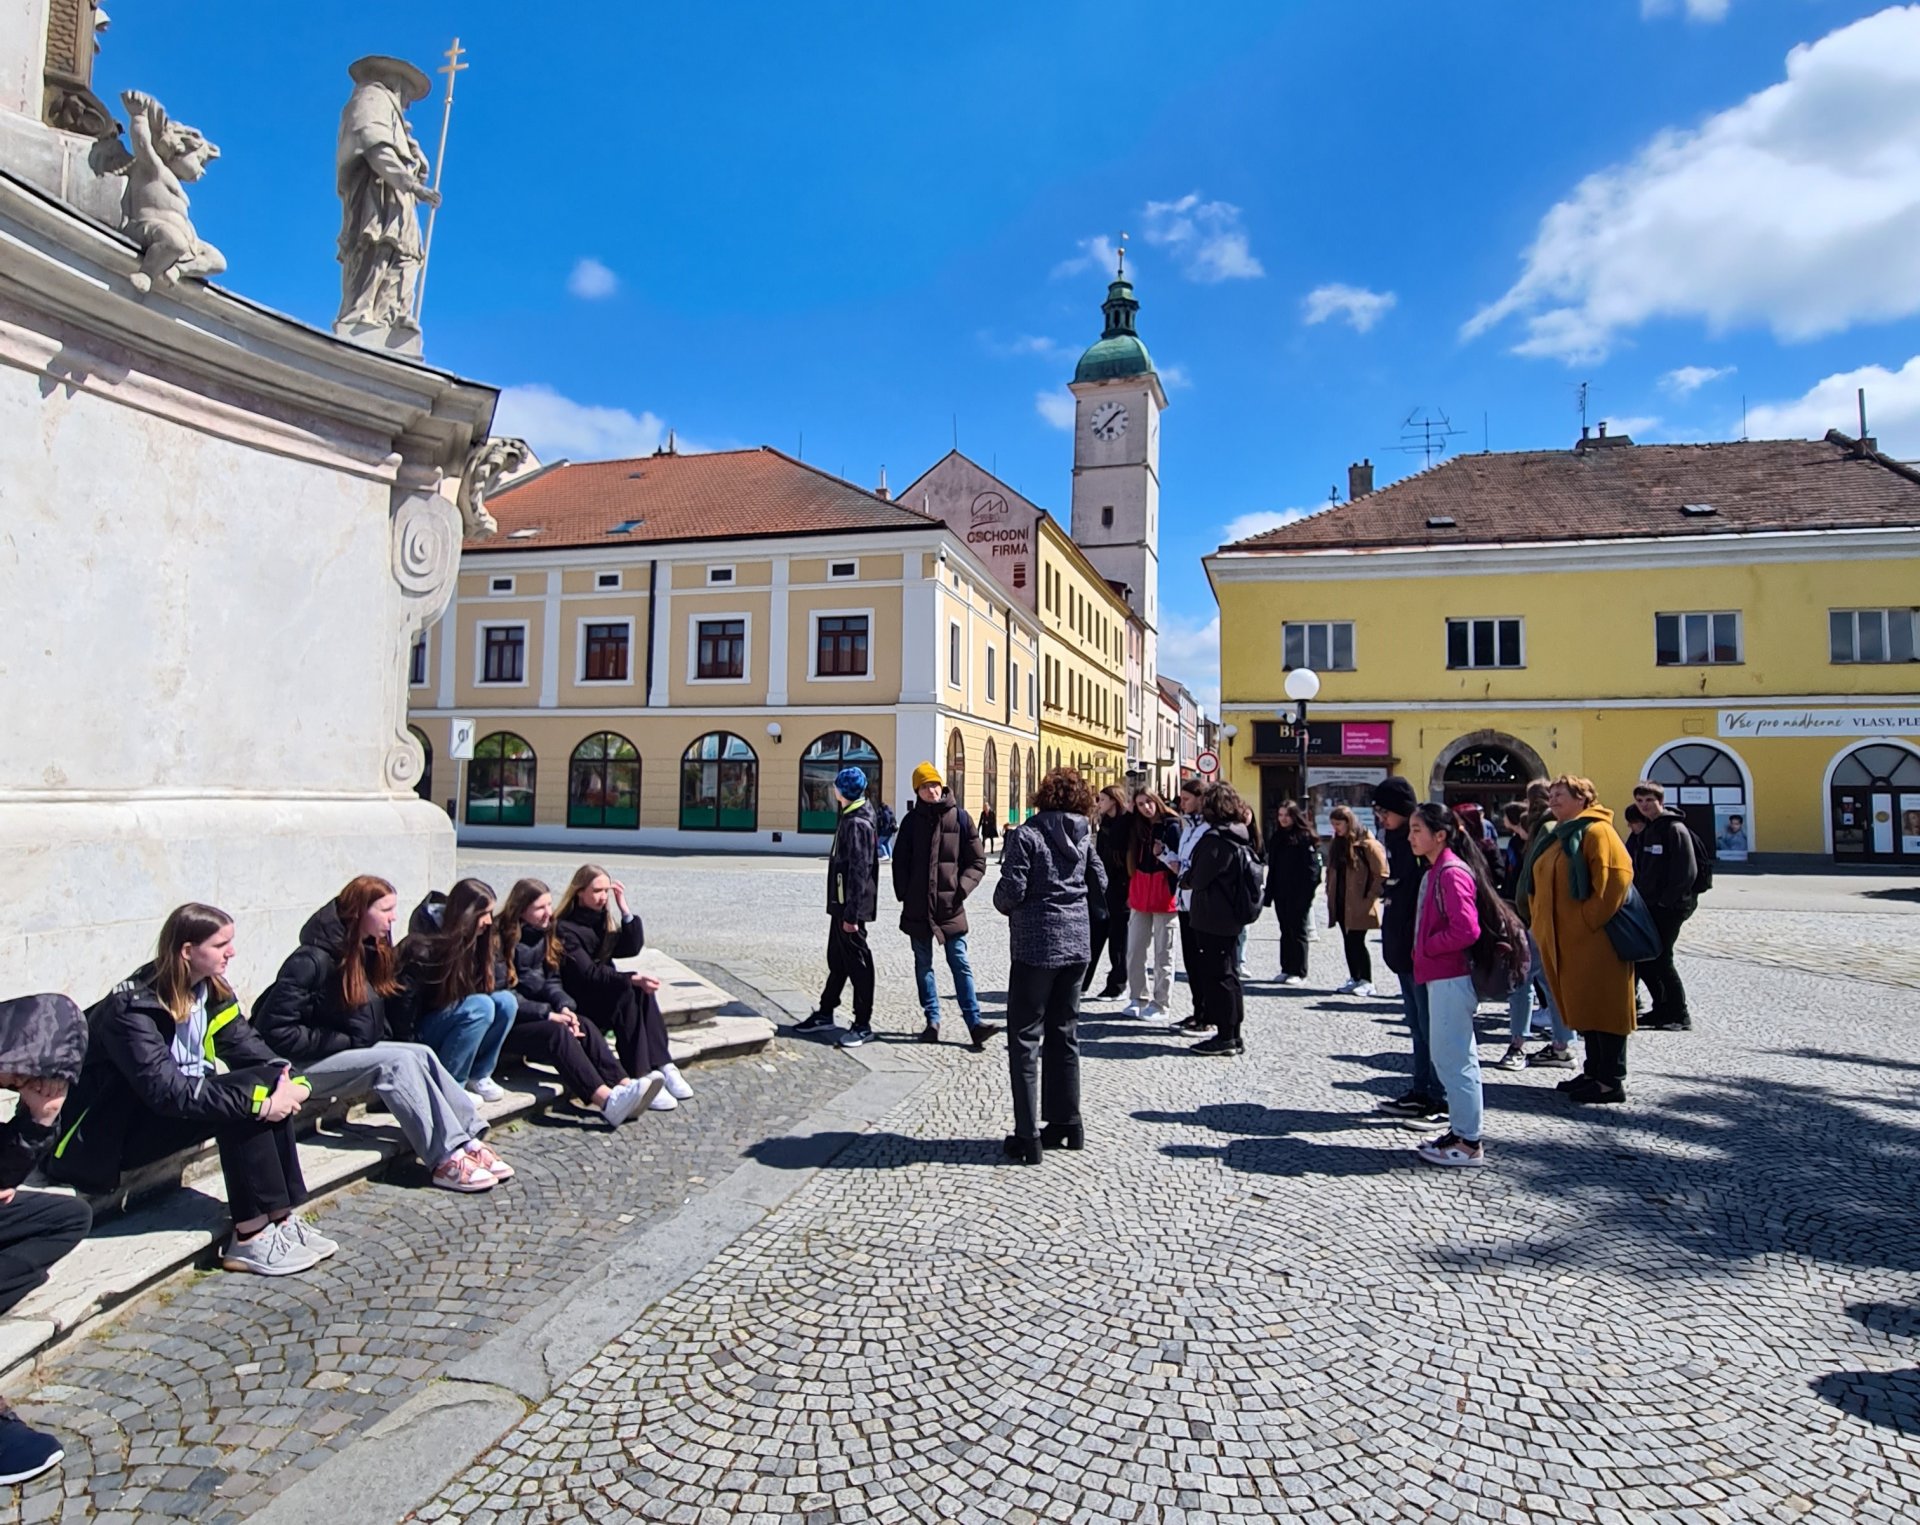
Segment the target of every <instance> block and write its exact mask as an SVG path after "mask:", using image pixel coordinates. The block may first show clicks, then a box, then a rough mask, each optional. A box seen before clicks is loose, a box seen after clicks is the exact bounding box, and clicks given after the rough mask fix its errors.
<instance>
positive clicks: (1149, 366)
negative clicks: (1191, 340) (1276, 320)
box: [1072, 250, 1167, 690]
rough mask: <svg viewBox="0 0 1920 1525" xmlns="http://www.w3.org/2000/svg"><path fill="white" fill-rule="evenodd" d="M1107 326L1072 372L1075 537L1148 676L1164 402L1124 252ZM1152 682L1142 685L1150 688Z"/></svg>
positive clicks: (1110, 291)
mask: <svg viewBox="0 0 1920 1525" xmlns="http://www.w3.org/2000/svg"><path fill="white" fill-rule="evenodd" d="M1103 310H1104V311H1105V313H1106V317H1107V326H1106V328H1105V329H1104V330H1102V332H1101V335H1100V342H1099V343H1097V344H1095V345H1094V346H1093V347H1092V348H1091V349H1089V350H1088V351H1087V352H1086V353H1085V354H1084V355H1082V356H1081V357H1080V364H1079V365H1078V366H1077V367H1076V368H1075V370H1074V373H1073V384H1072V391H1073V395H1074V398H1075V399H1076V406H1075V408H1074V420H1073V518H1072V530H1073V538H1074V540H1075V541H1076V542H1077V543H1078V544H1079V546H1080V549H1081V550H1083V551H1085V552H1086V555H1087V560H1089V561H1091V562H1092V563H1093V564H1094V566H1095V567H1096V568H1098V569H1099V572H1100V574H1101V575H1102V576H1103V577H1105V578H1107V579H1108V580H1109V581H1111V582H1118V583H1124V584H1126V586H1127V597H1128V601H1129V602H1130V603H1131V604H1132V606H1133V611H1134V613H1135V614H1137V615H1139V617H1140V620H1141V622H1142V623H1143V624H1144V625H1145V626H1146V634H1147V658H1148V661H1149V662H1151V663H1153V666H1152V667H1150V668H1149V669H1148V670H1149V672H1151V671H1154V670H1156V669H1157V667H1158V663H1157V662H1154V649H1155V646H1156V645H1157V642H1156V640H1155V633H1156V631H1157V630H1158V628H1159V625H1160V414H1161V413H1162V412H1163V411H1164V410H1165V408H1166V406H1167V394H1166V392H1165V391H1164V390H1163V389H1162V388H1161V385H1160V378H1159V376H1158V375H1156V374H1155V373H1154V369H1153V360H1152V358H1151V357H1150V356H1149V355H1148V354H1147V347H1146V345H1144V344H1142V343H1141V342H1140V337H1139V335H1138V334H1136V333H1135V332H1134V314H1135V313H1137V312H1139V310H1140V304H1139V303H1138V302H1136V301H1135V300H1134V298H1133V283H1132V282H1131V281H1129V280H1128V279H1127V271H1126V251H1125V250H1122V251H1121V254H1120V268H1119V271H1118V273H1117V274H1116V275H1115V277H1114V280H1113V283H1112V284H1111V285H1110V286H1108V287H1107V300H1106V302H1105V303H1104V304H1103ZM1152 685H1153V679H1152V678H1151V677H1149V678H1148V679H1147V687H1148V689H1149V690H1151V688H1152Z"/></svg>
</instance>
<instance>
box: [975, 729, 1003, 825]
mask: <svg viewBox="0 0 1920 1525" xmlns="http://www.w3.org/2000/svg"><path fill="white" fill-rule="evenodd" d="M999 811H1000V750H999V748H998V747H996V746H994V744H993V742H992V741H988V742H987V756H986V761H985V762H984V763H983V764H982V765H981V768H980V814H981V815H982V816H983V817H991V816H994V815H997V814H998V813H999Z"/></svg>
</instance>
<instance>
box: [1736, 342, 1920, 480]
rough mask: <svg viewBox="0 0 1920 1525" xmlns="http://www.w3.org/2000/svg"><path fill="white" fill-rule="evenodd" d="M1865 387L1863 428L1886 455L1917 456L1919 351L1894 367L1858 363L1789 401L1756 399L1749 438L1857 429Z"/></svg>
mask: <svg viewBox="0 0 1920 1525" xmlns="http://www.w3.org/2000/svg"><path fill="white" fill-rule="evenodd" d="M1861 387H1865V388H1866V389H1867V431H1868V433H1870V434H1872V435H1873V437H1874V438H1875V439H1877V440H1878V441H1879V442H1880V448H1881V449H1882V450H1884V451H1886V452H1887V453H1888V454H1890V455H1898V456H1910V455H1920V355H1915V356H1914V357H1913V359H1911V360H1909V361H1908V362H1907V363H1906V364H1905V365H1903V366H1901V367H1900V369H1899V370H1897V371H1890V370H1888V369H1887V368H1886V367H1885V366H1883V365H1863V366H1861V367H1860V369H1859V370H1857V371H1842V372H1840V373H1839V374H1838V375H1835V376H1829V377H1827V378H1826V379H1825V380H1823V381H1819V382H1816V383H1814V385H1813V386H1812V387H1811V388H1810V389H1809V390H1808V391H1807V393H1806V394H1805V395H1804V396H1802V397H1798V398H1795V399H1794V400H1793V401H1791V402H1777V403H1762V404H1761V405H1760V406H1759V407H1757V408H1752V409H1750V410H1749V411H1748V413H1747V433H1748V435H1749V436H1751V437H1752V438H1754V439H1819V438H1820V437H1821V436H1822V435H1823V434H1825V433H1826V432H1827V430H1829V429H1839V430H1840V431H1842V432H1843V433H1845V434H1849V435H1852V434H1857V433H1859V432H1860V402H1859V395H1858V394H1859V390H1860V388H1861Z"/></svg>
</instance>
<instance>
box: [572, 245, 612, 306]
mask: <svg viewBox="0 0 1920 1525" xmlns="http://www.w3.org/2000/svg"><path fill="white" fill-rule="evenodd" d="M619 289H620V277H619V276H617V275H615V274H614V273H613V272H612V271H611V270H609V269H608V268H607V267H606V266H605V265H603V264H601V263H600V261H599V260H597V259H595V258H594V257H593V256H592V255H588V256H587V257H586V258H585V259H583V260H581V261H580V262H579V263H578V264H577V265H575V266H574V267H573V274H572V275H570V276H568V277H567V290H568V291H570V292H572V293H573V294H574V295H575V296H577V297H579V298H581V299H582V300H583V301H588V302H597V301H599V300H600V299H601V298H602V297H610V296H612V295H613V294H614V293H615V292H616V291H618V290H619Z"/></svg>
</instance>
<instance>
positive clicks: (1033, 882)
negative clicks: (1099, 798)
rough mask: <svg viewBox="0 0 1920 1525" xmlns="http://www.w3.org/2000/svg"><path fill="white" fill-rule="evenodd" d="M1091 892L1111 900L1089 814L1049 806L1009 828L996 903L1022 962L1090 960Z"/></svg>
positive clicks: (1046, 965)
mask: <svg viewBox="0 0 1920 1525" xmlns="http://www.w3.org/2000/svg"><path fill="white" fill-rule="evenodd" d="M1090 893H1091V894H1093V895H1097V896H1099V897H1100V898H1101V899H1102V900H1103V901H1104V900H1105V898H1106V893H1107V871H1106V869H1105V868H1104V867H1103V866H1102V865H1101V862H1100V855H1099V854H1098V853H1097V852H1095V851H1094V850H1093V828H1092V827H1091V826H1090V825H1089V824H1088V822H1087V818H1086V817H1085V816H1083V815H1074V814H1072V813H1071V812H1069V811H1065V810H1043V811H1041V812H1040V813H1039V814H1038V815H1036V816H1035V817H1034V818H1033V819H1032V820H1030V821H1024V822H1022V823H1021V824H1020V825H1019V826H1016V827H1015V828H1014V829H1013V830H1012V831H1010V832H1008V833H1007V843H1006V847H1005V848H1004V849H1003V850H1002V853H1001V858H1000V882H999V883H998V884H996V885H995V886H994V887H993V907H994V909H995V910H996V911H999V912H1000V913H1001V915H1003V916H1005V917H1006V918H1007V921H1008V924H1009V930H1010V932H1011V934H1012V943H1013V957H1014V959H1015V960H1016V961H1017V962H1019V963H1022V964H1032V965H1035V966H1036V967H1039V968H1043V969H1059V968H1063V967H1065V966H1066V965H1068V964H1084V963H1085V962H1086V961H1087V959H1088V958H1089V957H1090V956H1091V955H1092V952H1093V938H1092V933H1091V930H1090V926H1089V916H1090V909H1089V906H1088V895H1089V894H1090Z"/></svg>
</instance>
